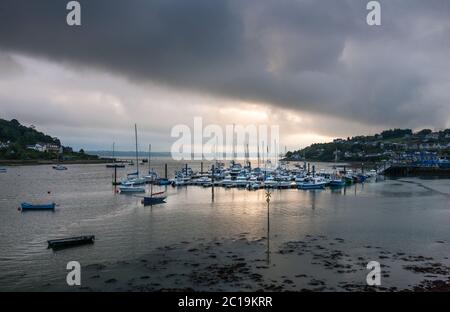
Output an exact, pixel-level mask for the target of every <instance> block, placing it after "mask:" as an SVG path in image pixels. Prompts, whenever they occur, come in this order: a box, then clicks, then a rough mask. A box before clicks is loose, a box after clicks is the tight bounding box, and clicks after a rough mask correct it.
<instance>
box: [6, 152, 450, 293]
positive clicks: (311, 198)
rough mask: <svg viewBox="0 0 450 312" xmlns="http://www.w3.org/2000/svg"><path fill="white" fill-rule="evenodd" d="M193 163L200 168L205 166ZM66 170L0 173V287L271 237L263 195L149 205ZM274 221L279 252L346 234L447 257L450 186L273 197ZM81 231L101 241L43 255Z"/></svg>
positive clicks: (220, 193)
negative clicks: (207, 244)
mask: <svg viewBox="0 0 450 312" xmlns="http://www.w3.org/2000/svg"><path fill="white" fill-rule="evenodd" d="M165 162H168V163H169V175H172V174H173V172H174V170H175V169H180V168H181V167H182V164H181V163H178V162H174V161H170V160H168V159H155V160H153V161H152V166H153V167H155V168H156V169H157V170H158V171H159V173H160V174H163V168H164V167H163V164H164V163H165ZM191 166H192V167H194V168H198V169H199V168H200V165H199V163H195V164H192V165H191ZM67 167H68V168H69V170H67V171H56V170H53V169H52V168H51V166H19V167H10V168H8V171H7V173H0V186H1V187H0V229H1V233H0V234H1V235H0V290H39V287H41V286H42V285H43V284H45V283H46V282H50V281H54V280H58V279H59V280H60V279H65V274H66V272H67V271H66V268H65V266H66V263H67V262H68V261H71V260H77V261H79V262H80V263H82V265H87V264H90V263H99V262H104V261H118V260H127V259H135V258H137V257H140V256H141V255H145V254H147V253H149V252H151V251H152V250H154V249H155V248H157V247H159V246H163V245H166V244H171V243H177V242H180V241H182V240H186V239H195V238H205V239H213V238H216V237H232V236H234V235H237V234H239V233H243V232H248V233H250V234H251V235H252V236H255V237H261V236H265V235H266V222H267V221H266V220H267V219H266V218H267V210H266V204H265V197H264V192H265V191H264V190H259V191H247V190H243V189H224V188H220V187H217V188H216V189H215V201H214V203H212V201H211V189H210V188H203V187H196V186H189V187H180V188H172V187H167V193H168V198H167V203H166V204H163V205H159V206H154V207H152V208H151V207H143V206H142V205H141V203H140V199H139V198H138V197H136V196H131V195H120V194H116V193H115V192H114V189H113V187H112V186H111V179H112V172H113V169H108V168H106V167H105V165H103V164H99V165H68V166H67ZM141 167H142V170H145V169H146V168H145V166H141ZM319 167H320V165H319ZM205 169H206V165H205ZM133 170H135V167H128V168H126V169H119V170H118V172H119V174H122V175H124V174H125V172H131V171H133ZM49 191H50V194H48V192H49ZM23 201H29V202H50V201H54V202H56V203H57V204H58V206H57V209H56V210H55V212H46V211H40V212H20V211H18V209H17V208H18V207H19V205H20V203H21V202H23ZM270 218H271V219H270V222H271V236H272V240H271V246H273V248H276V246H277V244H281V243H283V242H286V241H289V240H298V239H302V238H303V237H304V236H305V235H308V234H313V235H326V236H330V237H341V238H343V239H345V240H347V241H349V242H350V243H349V244H350V245H351V248H359V247H361V246H365V245H373V246H383V248H389V249H392V250H403V251H405V252H413V253H421V254H424V255H432V256H433V257H436V258H444V257H446V256H448V255H450V247H449V244H448V243H447V244H436V243H435V242H436V241H440V240H444V241H447V242H448V241H449V240H450V226H449V225H450V180H422V179H418V178H404V179H399V180H381V181H373V182H369V183H365V184H357V185H353V186H350V187H347V188H345V189H339V190H330V189H326V190H321V191H300V190H295V189H292V190H275V191H273V195H272V202H271V210H270ZM85 234H94V235H95V236H96V239H97V240H96V242H95V244H94V245H91V246H83V247H80V248H73V249H67V250H62V251H58V252H53V251H52V250H50V249H47V243H46V241H47V240H49V239H55V238H63V237H68V236H78V235H85Z"/></svg>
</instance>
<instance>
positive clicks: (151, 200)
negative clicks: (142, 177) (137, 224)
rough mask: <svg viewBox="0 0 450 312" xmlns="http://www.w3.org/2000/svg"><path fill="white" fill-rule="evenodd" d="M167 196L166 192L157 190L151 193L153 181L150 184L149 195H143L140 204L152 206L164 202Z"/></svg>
mask: <svg viewBox="0 0 450 312" xmlns="http://www.w3.org/2000/svg"><path fill="white" fill-rule="evenodd" d="M166 198H167V196H166V192H164V191H162V192H157V193H153V183H151V184H150V196H144V198H143V199H142V204H143V205H144V206H153V205H157V204H162V203H165V199H166Z"/></svg>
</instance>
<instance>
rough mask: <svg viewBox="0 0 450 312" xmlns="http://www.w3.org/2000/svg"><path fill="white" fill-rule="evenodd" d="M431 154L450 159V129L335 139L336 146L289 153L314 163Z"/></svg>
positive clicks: (390, 132) (311, 146) (323, 145)
mask: <svg viewBox="0 0 450 312" xmlns="http://www.w3.org/2000/svg"><path fill="white" fill-rule="evenodd" d="M420 153H428V154H433V155H436V157H449V156H450V129H445V130H441V131H432V130H430V129H423V130H420V131H417V132H415V133H414V132H413V131H412V130H411V129H390V130H385V131H382V132H381V133H379V134H375V135H369V136H355V137H352V138H350V137H348V138H346V139H344V138H337V139H334V140H333V142H329V143H320V144H312V145H310V146H308V147H306V148H303V149H300V150H297V151H289V152H287V153H286V155H285V157H286V159H288V160H305V159H306V160H314V161H334V160H335V159H337V160H338V161H384V160H391V159H395V158H401V157H404V156H405V155H410V154H420Z"/></svg>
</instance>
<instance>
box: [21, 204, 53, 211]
mask: <svg viewBox="0 0 450 312" xmlns="http://www.w3.org/2000/svg"><path fill="white" fill-rule="evenodd" d="M55 207H56V204H55V203H48V204H40V205H34V204H31V203H21V204H20V209H21V210H22V211H24V210H55Z"/></svg>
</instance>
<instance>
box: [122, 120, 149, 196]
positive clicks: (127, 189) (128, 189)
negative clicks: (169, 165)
mask: <svg viewBox="0 0 450 312" xmlns="http://www.w3.org/2000/svg"><path fill="white" fill-rule="evenodd" d="M134 136H135V141H136V164H137V166H136V172H133V173H129V174H127V179H126V180H124V181H122V183H121V184H122V186H120V187H119V189H120V192H121V193H142V192H145V188H144V187H137V185H141V184H145V178H141V177H139V158H138V157H139V156H138V141H137V126H136V124H134ZM130 177H131V178H130Z"/></svg>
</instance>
